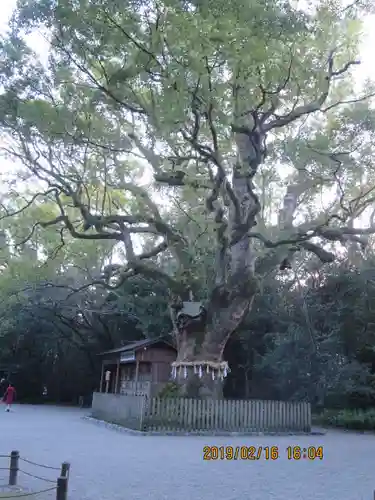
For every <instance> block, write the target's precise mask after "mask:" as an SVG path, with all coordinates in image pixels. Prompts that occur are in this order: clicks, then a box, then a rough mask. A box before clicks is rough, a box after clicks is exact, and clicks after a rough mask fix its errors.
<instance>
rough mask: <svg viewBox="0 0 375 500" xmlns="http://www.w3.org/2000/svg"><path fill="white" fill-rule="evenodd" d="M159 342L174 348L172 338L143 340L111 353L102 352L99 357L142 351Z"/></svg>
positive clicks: (113, 350)
mask: <svg viewBox="0 0 375 500" xmlns="http://www.w3.org/2000/svg"><path fill="white" fill-rule="evenodd" d="M159 342H162V343H164V344H167V345H169V346H170V347H173V348H174V345H173V340H172V339H171V338H169V339H167V338H166V337H158V338H156V339H143V340H138V341H137V342H131V343H130V344H127V345H124V346H122V347H117V348H116V349H111V350H110V351H104V352H101V353H100V354H99V356H101V355H104V354H115V353H117V352H126V351H136V350H137V349H140V348H142V347H149V346H151V345H154V344H157V343H159Z"/></svg>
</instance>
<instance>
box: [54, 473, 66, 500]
mask: <svg viewBox="0 0 375 500" xmlns="http://www.w3.org/2000/svg"><path fill="white" fill-rule="evenodd" d="M67 498H68V478H67V477H59V478H58V479H57V488H56V500H67Z"/></svg>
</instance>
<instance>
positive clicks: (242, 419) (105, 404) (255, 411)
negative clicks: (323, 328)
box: [92, 393, 311, 432]
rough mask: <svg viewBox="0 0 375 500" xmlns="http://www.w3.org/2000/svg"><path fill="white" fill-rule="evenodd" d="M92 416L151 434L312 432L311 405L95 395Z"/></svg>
mask: <svg viewBox="0 0 375 500" xmlns="http://www.w3.org/2000/svg"><path fill="white" fill-rule="evenodd" d="M92 414H93V416H94V417H97V418H102V419H103V420H107V421H110V422H115V423H119V424H121V425H124V426H126V427H130V428H133V429H139V430H151V431H232V432H252V431H255V432H262V431H274V432H277V431H291V432H293V431H303V432H309V431H310V430H311V408H310V403H308V402H285V401H263V400H210V399H188V398H163V399H162V398H147V397H144V396H125V395H119V394H103V393H102V394H98V393H95V394H94V398H93V406H92Z"/></svg>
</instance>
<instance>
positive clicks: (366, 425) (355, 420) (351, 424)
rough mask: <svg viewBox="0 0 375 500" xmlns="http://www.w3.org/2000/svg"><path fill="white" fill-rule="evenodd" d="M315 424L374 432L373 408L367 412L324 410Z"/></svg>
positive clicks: (374, 409) (374, 417)
mask: <svg viewBox="0 0 375 500" xmlns="http://www.w3.org/2000/svg"><path fill="white" fill-rule="evenodd" d="M315 422H316V423H319V424H321V425H332V426H334V427H339V428H343V429H355V430H371V431H372V430H375V408H369V409H367V410H339V411H337V410H325V411H324V412H323V413H321V414H320V415H318V416H316V418H315Z"/></svg>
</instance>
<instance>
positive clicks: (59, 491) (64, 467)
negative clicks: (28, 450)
mask: <svg viewBox="0 0 375 500" xmlns="http://www.w3.org/2000/svg"><path fill="white" fill-rule="evenodd" d="M1 457H2V458H8V459H9V467H0V470H8V471H9V480H8V484H7V485H4V486H2V487H6V486H10V487H15V486H17V477H18V475H19V474H20V473H21V474H25V475H26V476H30V477H33V478H34V479H38V480H39V481H45V482H47V483H54V484H55V486H52V487H50V488H47V489H44V490H40V491H35V492H30V493H22V492H19V494H18V491H11V492H9V495H10V496H3V495H2V494H0V498H18V497H28V496H33V495H34V496H36V495H39V494H41V493H46V492H48V491H56V500H67V494H68V479H69V471H70V464H69V463H68V462H63V463H62V464H61V467H60V468H58V467H52V466H51V465H45V464H39V463H38V462H33V461H32V460H29V459H27V458H23V457H21V456H20V453H19V451H16V450H14V451H12V452H11V453H10V454H9V455H0V458H1ZM20 460H21V461H23V462H25V463H27V464H30V465H33V466H35V467H41V468H43V469H49V470H53V471H58V472H59V476H58V477H57V478H56V479H50V478H47V477H42V476H38V475H36V474H33V473H32V472H28V471H25V470H23V469H21V468H20V467H19V462H20ZM0 480H1V481H4V478H1V479H0ZM4 493H5V495H7V492H4Z"/></svg>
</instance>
